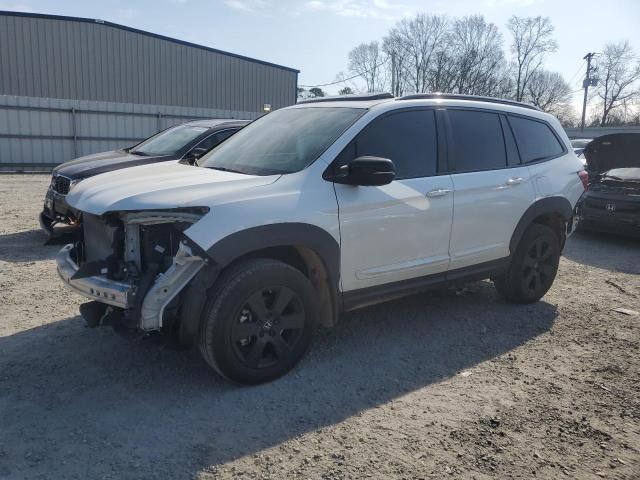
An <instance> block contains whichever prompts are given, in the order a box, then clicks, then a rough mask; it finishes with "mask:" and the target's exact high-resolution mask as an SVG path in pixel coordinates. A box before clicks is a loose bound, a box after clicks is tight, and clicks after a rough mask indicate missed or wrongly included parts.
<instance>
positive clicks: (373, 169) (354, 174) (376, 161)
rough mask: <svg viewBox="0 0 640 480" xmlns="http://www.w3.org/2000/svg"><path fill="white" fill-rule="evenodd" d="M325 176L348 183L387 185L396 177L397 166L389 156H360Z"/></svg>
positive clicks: (334, 180) (337, 181) (338, 181)
mask: <svg viewBox="0 0 640 480" xmlns="http://www.w3.org/2000/svg"><path fill="white" fill-rule="evenodd" d="M325 178H326V179H327V180H331V181H333V182H336V183H343V184H346V185H361V186H380V185H387V184H389V183H391V182H393V180H394V179H395V178H396V167H395V165H394V164H393V162H392V161H391V160H389V159H388V158H380V157H358V158H356V159H354V160H351V161H350V162H349V163H347V164H346V165H343V166H342V167H340V168H339V169H338V171H336V172H335V173H334V174H333V175H330V176H329V177H328V178H327V177H325Z"/></svg>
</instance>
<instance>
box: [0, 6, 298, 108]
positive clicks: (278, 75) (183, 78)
mask: <svg viewBox="0 0 640 480" xmlns="http://www.w3.org/2000/svg"><path fill="white" fill-rule="evenodd" d="M296 85H297V72H296V71H295V70H292V69H288V68H286V67H280V66H274V65H270V64H266V63H263V62H259V61H252V60H248V59H245V58H240V57H238V56H233V55H232V54H225V53H221V52H215V51H211V50H207V49H204V48H198V47H196V46H192V45H185V44H183V43H179V42H178V41H171V40H170V39H163V38H157V37H155V36H150V35H147V34H144V33H139V32H134V31H130V30H127V29H125V28H123V27H118V26H113V24H103V23H97V22H92V23H89V22H87V21H80V20H78V21H73V20H66V19H56V18H43V17H38V16H24V15H11V14H6V13H5V14H0V94H3V95H19V96H26V97H47V98H66V99H82V100H96V101H106V102H118V103H136V104H152V105H179V106H185V107H205V108H214V109H224V110H236V111H244V112H260V111H262V107H263V105H264V104H265V103H269V104H271V105H272V106H273V107H274V108H281V107H284V106H288V105H291V104H293V103H295V101H296Z"/></svg>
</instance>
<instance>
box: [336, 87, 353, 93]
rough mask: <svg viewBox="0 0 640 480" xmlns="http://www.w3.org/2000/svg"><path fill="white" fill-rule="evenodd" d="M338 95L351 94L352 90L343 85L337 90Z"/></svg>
mask: <svg viewBox="0 0 640 480" xmlns="http://www.w3.org/2000/svg"><path fill="white" fill-rule="evenodd" d="M338 94H339V95H353V90H351V87H344V88H343V89H342V90H340V91H339V92H338Z"/></svg>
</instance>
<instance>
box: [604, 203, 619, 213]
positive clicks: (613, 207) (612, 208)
mask: <svg viewBox="0 0 640 480" xmlns="http://www.w3.org/2000/svg"><path fill="white" fill-rule="evenodd" d="M604 208H606V209H607V212H615V211H616V204H615V203H607V204H606V205H605V207H604Z"/></svg>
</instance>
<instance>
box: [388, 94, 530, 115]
mask: <svg viewBox="0 0 640 480" xmlns="http://www.w3.org/2000/svg"><path fill="white" fill-rule="evenodd" d="M420 99H422V100H438V99H447V100H472V101H476V102H488V103H500V104H503V105H514V106H516V107H523V108H528V109H530V110H538V111H542V109H540V108H538V107H536V106H535V105H532V104H530V103H525V102H516V101H515V100H507V99H505V98H495V97H483V96H480V95H463V94H460V93H415V94H413V95H405V96H404V97H400V98H398V100H420Z"/></svg>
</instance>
